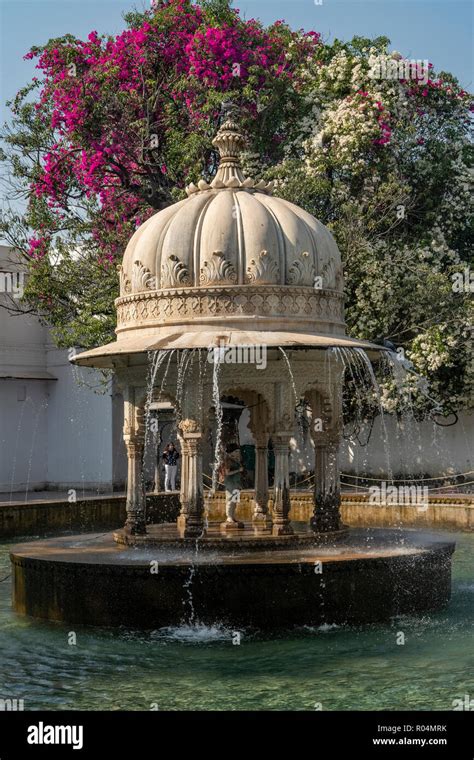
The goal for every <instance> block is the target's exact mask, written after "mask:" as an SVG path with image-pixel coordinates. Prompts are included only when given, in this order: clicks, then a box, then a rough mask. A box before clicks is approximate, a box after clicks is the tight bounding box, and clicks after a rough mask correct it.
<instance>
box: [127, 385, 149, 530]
mask: <svg viewBox="0 0 474 760" xmlns="http://www.w3.org/2000/svg"><path fill="white" fill-rule="evenodd" d="M144 403H145V394H144V391H143V389H137V388H133V387H131V386H126V388H125V389H124V426H123V440H124V442H125V447H126V449H127V459H128V477H127V504H126V509H127V520H126V522H125V530H126V531H127V533H130V534H131V535H136V534H144V533H146V527H145V519H146V514H145V506H146V501H145V487H144V483H143V452H144V448H145V419H144V417H145V412H144Z"/></svg>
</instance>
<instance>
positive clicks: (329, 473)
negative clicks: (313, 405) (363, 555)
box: [310, 437, 341, 533]
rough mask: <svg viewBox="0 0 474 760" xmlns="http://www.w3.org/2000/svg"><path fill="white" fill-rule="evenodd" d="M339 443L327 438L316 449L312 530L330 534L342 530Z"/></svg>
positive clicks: (319, 442)
mask: <svg viewBox="0 0 474 760" xmlns="http://www.w3.org/2000/svg"><path fill="white" fill-rule="evenodd" d="M338 453H339V441H338V440H337V439H336V438H332V437H331V438H325V440H324V441H318V442H317V443H315V447H314V476H315V484H314V495H313V504H314V513H313V517H312V518H311V521H310V524H311V528H312V529H313V530H314V531H315V532H316V533H328V532H330V531H336V530H339V529H340V528H341V514H340V507H341V492H340V482H339V463H338Z"/></svg>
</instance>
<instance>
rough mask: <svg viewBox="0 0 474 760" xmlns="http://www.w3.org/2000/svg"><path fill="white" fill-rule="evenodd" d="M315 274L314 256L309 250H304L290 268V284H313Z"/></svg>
mask: <svg viewBox="0 0 474 760" xmlns="http://www.w3.org/2000/svg"><path fill="white" fill-rule="evenodd" d="M315 276H316V274H315V269H314V264H313V257H312V255H311V254H310V253H308V251H303V253H300V255H299V257H298V258H297V259H295V261H294V262H293V263H292V264H291V266H290V268H289V270H288V284H289V285H300V286H301V285H308V286H313V285H314V278H315Z"/></svg>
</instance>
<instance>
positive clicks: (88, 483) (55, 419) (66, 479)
mask: <svg viewBox="0 0 474 760" xmlns="http://www.w3.org/2000/svg"><path fill="white" fill-rule="evenodd" d="M47 367H48V371H49V372H50V373H51V374H52V375H54V377H56V378H57V382H55V383H49V399H48V468H47V481H48V483H50V484H51V485H53V484H54V487H55V488H60V489H69V488H76V489H77V488H79V489H81V488H83V489H100V490H111V489H112V483H113V466H112V428H113V414H112V386H111V382H110V381H109V382H108V383H107V384H106V385H105V386H104V385H103V382H101V375H100V373H98V372H96V371H95V370H91V369H88V368H87V367H75V366H73V365H71V364H70V362H69V361H68V355H67V352H66V351H59V350H57V349H54V348H53V347H49V348H48V351H47ZM99 391H100V392H99Z"/></svg>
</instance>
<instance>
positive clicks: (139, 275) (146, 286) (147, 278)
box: [132, 261, 156, 293]
mask: <svg viewBox="0 0 474 760" xmlns="http://www.w3.org/2000/svg"><path fill="white" fill-rule="evenodd" d="M155 289H156V278H155V277H154V276H153V275H152V273H151V272H150V270H149V269H147V268H146V267H144V266H143V264H142V263H141V261H135V262H134V264H133V269H132V291H133V292H134V293H140V292H141V291H142V290H155Z"/></svg>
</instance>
